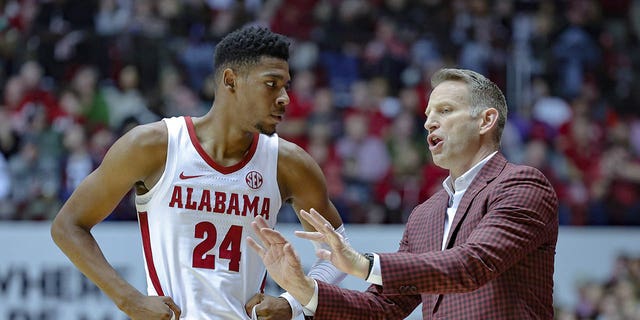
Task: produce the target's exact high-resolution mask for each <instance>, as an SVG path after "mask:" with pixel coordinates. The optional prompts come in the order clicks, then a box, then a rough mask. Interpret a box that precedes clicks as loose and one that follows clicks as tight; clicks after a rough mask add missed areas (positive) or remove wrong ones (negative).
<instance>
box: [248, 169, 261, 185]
mask: <svg viewBox="0 0 640 320" xmlns="http://www.w3.org/2000/svg"><path fill="white" fill-rule="evenodd" d="M244 181H246V182H247V185H248V186H249V188H251V189H258V188H260V187H261V186H262V175H261V174H260V172H258V171H249V173H247V176H246V177H244Z"/></svg>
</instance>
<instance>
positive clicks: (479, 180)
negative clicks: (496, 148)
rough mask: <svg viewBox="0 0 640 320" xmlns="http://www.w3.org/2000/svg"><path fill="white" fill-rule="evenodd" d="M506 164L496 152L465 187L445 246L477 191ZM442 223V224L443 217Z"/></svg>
mask: <svg viewBox="0 0 640 320" xmlns="http://www.w3.org/2000/svg"><path fill="white" fill-rule="evenodd" d="M506 164H507V159H505V158H504V156H503V155H502V154H501V153H499V152H498V153H496V154H495V155H494V156H493V158H491V159H490V160H489V162H487V163H486V164H485V165H484V167H483V168H482V169H481V170H480V172H478V175H477V176H476V177H475V178H474V179H473V181H472V182H471V185H469V188H467V191H466V192H465V193H464V196H462V200H460V205H458V209H457V210H456V214H455V216H454V218H453V222H452V224H451V229H450V230H449V236H448V238H447V244H446V246H445V248H449V246H450V245H451V239H453V237H454V235H455V234H456V233H457V230H458V227H459V225H460V223H461V222H462V220H464V217H465V216H466V215H467V210H469V206H470V205H471V202H473V199H474V198H475V197H476V195H477V194H478V192H480V190H482V189H484V188H485V187H486V186H487V184H488V183H489V182H490V181H491V180H493V179H495V178H496V177H497V176H498V174H500V172H501V171H502V169H503V168H504V167H505V165H506ZM442 223H443V225H444V217H443V222H442ZM442 234H443V232H442V231H441V232H440V235H442ZM440 239H442V236H441V237H440Z"/></svg>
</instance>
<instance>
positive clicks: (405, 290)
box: [398, 286, 408, 293]
mask: <svg viewBox="0 0 640 320" xmlns="http://www.w3.org/2000/svg"><path fill="white" fill-rule="evenodd" d="M407 290H408V288H407V286H400V288H399V289H398V291H400V292H401V293H405V292H407Z"/></svg>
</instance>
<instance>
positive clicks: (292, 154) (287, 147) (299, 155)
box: [278, 138, 313, 165]
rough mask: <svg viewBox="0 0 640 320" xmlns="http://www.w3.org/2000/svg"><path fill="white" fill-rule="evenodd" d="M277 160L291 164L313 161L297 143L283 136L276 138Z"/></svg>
mask: <svg viewBox="0 0 640 320" xmlns="http://www.w3.org/2000/svg"><path fill="white" fill-rule="evenodd" d="M278 161H279V162H285V163H287V164H289V165H293V164H296V163H305V162H307V161H313V159H312V158H311V156H310V155H309V154H308V153H307V151H305V150H304V149H303V148H302V147H300V146H299V145H297V144H295V143H293V142H290V141H287V140H285V139H283V138H278Z"/></svg>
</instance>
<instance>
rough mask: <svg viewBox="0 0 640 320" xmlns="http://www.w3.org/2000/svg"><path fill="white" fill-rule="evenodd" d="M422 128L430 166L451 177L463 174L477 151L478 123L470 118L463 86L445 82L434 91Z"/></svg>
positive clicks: (475, 118) (453, 82)
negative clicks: (449, 174) (432, 163)
mask: <svg viewBox="0 0 640 320" xmlns="http://www.w3.org/2000/svg"><path fill="white" fill-rule="evenodd" d="M425 115H426V116H427V120H426V121H425V124H424V127H425V129H427V131H428V133H429V135H428V136H427V143H428V145H429V151H431V155H432V157H433V162H434V163H435V164H436V165H438V166H439V167H442V168H445V169H449V170H450V171H451V172H452V174H454V175H455V174H457V173H458V172H459V173H463V172H466V171H467V169H469V168H470V164H471V163H470V162H471V161H473V156H474V154H475V153H476V152H477V150H478V148H479V147H480V132H479V131H480V125H479V124H480V122H479V119H478V117H472V116H471V107H470V104H469V89H468V88H467V85H466V84H465V83H464V82H460V81H445V82H443V83H441V84H439V85H438V86H437V87H435V88H434V89H433V92H432V93H431V96H430V98H429V104H428V105H427V109H426V110H425Z"/></svg>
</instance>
